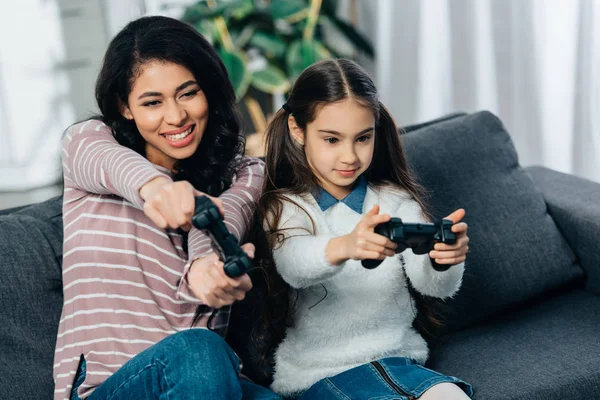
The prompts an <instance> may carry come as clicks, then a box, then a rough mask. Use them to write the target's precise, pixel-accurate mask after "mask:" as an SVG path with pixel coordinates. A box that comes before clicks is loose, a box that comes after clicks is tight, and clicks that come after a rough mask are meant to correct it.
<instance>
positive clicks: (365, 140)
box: [356, 135, 371, 143]
mask: <svg viewBox="0 0 600 400" xmlns="http://www.w3.org/2000/svg"><path fill="white" fill-rule="evenodd" d="M369 139H371V135H364V136H361V137H359V138H358V139H356V141H357V142H360V143H364V142H367V141H368V140H369Z"/></svg>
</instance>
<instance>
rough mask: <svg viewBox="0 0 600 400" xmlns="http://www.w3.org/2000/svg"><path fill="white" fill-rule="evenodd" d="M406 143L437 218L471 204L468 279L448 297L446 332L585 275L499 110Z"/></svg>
mask: <svg viewBox="0 0 600 400" xmlns="http://www.w3.org/2000/svg"><path fill="white" fill-rule="evenodd" d="M402 142H403V145H404V150H405V152H406V155H407V158H408V161H409V164H410V166H411V168H412V169H413V171H414V173H415V175H416V176H417V178H418V179H419V180H420V182H421V183H422V184H423V186H424V187H425V188H426V189H427V190H428V191H429V197H430V205H431V206H432V209H431V211H432V214H433V215H434V217H435V218H443V217H445V216H446V215H448V214H450V213H451V212H452V211H454V210H456V209H457V208H460V207H462V208H464V209H465V210H466V217H465V221H466V222H467V223H468V224H469V237H470V239H471V241H470V243H469V248H470V251H469V254H468V256H467V263H466V270H465V275H464V279H463V286H462V288H461V290H460V292H459V293H458V294H457V295H456V296H455V298H454V299H452V300H449V301H447V302H446V306H447V307H445V308H446V311H445V314H446V318H445V324H446V329H447V330H448V331H452V330H456V329H458V328H461V327H466V326H469V325H472V324H474V323H476V322H478V321H481V320H482V319H485V318H486V317H488V316H490V315H491V314H493V313H495V312H497V311H499V310H502V309H504V308H506V307H509V306H511V305H515V304H519V303H521V302H523V301H526V300H529V299H532V298H536V297H538V296H541V295H542V294H543V293H545V292H547V291H549V290H553V289H554V288H556V287H559V286H561V285H564V284H567V283H569V282H571V281H573V280H576V279H579V278H582V277H583V270H582V269H581V268H580V267H579V266H578V265H577V264H576V261H575V256H574V254H573V252H572V251H571V249H570V248H569V246H568V244H567V243H566V241H565V240H564V238H563V237H562V236H561V234H560V232H559V230H558V229H557V227H556V225H555V223H554V221H553V220H552V218H551V217H550V216H549V215H548V213H547V210H546V204H545V203H544V199H543V197H542V195H541V193H540V192H539V191H538V190H537V189H536V187H535V186H534V184H533V182H532V180H531V178H530V177H529V175H528V174H527V173H526V172H525V171H524V170H523V168H522V167H521V166H520V165H519V162H518V159H517V154H516V151H515V149H514V146H513V143H512V141H511V138H510V136H509V134H508V133H507V132H506V130H505V129H504V127H503V125H502V123H501V122H500V121H499V120H498V118H496V117H495V116H494V115H493V114H491V113H489V112H479V113H476V114H470V115H466V116H463V117H457V118H452V119H450V120H447V121H442V122H441V123H438V124H434V125H429V126H426V127H424V128H422V129H418V130H416V131H413V132H411V133H407V134H405V135H402Z"/></svg>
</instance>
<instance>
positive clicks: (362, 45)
mask: <svg viewBox="0 0 600 400" xmlns="http://www.w3.org/2000/svg"><path fill="white" fill-rule="evenodd" d="M321 18H327V19H328V20H329V21H331V22H332V25H333V26H334V27H335V28H337V30H338V31H340V32H341V33H342V34H343V35H344V36H346V38H347V39H348V40H350V42H352V44H354V46H356V48H358V49H359V50H360V51H362V52H364V53H365V54H366V55H368V56H369V57H370V58H374V57H375V50H373V46H372V45H371V43H370V42H369V40H368V39H367V38H365V37H364V36H363V35H362V34H361V33H360V32H358V31H357V30H356V29H355V28H354V26H352V25H350V24H349V23H347V22H345V21H342V20H341V19H339V18H338V17H336V16H335V15H329V16H327V17H324V16H321Z"/></svg>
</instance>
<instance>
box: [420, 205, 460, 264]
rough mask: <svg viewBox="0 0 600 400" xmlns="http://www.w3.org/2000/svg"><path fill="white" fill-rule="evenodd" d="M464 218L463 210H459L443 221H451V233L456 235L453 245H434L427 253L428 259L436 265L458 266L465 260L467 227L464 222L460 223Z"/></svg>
mask: <svg viewBox="0 0 600 400" xmlns="http://www.w3.org/2000/svg"><path fill="white" fill-rule="evenodd" d="M464 217H465V210H463V209H462V208H459V209H458V210H456V211H454V212H453V213H452V214H450V215H448V216H447V217H446V218H445V219H449V220H452V222H453V223H454V225H453V226H452V232H454V233H455V234H456V243H455V244H445V243H436V244H435V245H434V247H433V248H434V250H431V251H430V252H429V257H431V258H433V259H435V262H436V263H438V264H450V265H455V264H460V263H461V262H463V261H465V259H466V258H467V252H468V251H469V246H468V244H469V237H468V236H467V229H468V226H467V224H466V223H465V222H460V220H462V219H463V218H464Z"/></svg>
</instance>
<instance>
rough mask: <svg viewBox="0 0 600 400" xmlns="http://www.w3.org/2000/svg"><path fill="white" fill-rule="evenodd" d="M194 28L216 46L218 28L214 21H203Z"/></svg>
mask: <svg viewBox="0 0 600 400" xmlns="http://www.w3.org/2000/svg"><path fill="white" fill-rule="evenodd" d="M194 28H196V30H197V31H198V32H200V34H202V36H204V37H205V38H206V40H208V41H209V42H210V44H212V45H213V46H214V44H215V40H216V38H217V34H218V33H217V26H216V25H215V23H214V21H213V20H212V19H203V20H200V21H198V22H196V23H195V24H194Z"/></svg>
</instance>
